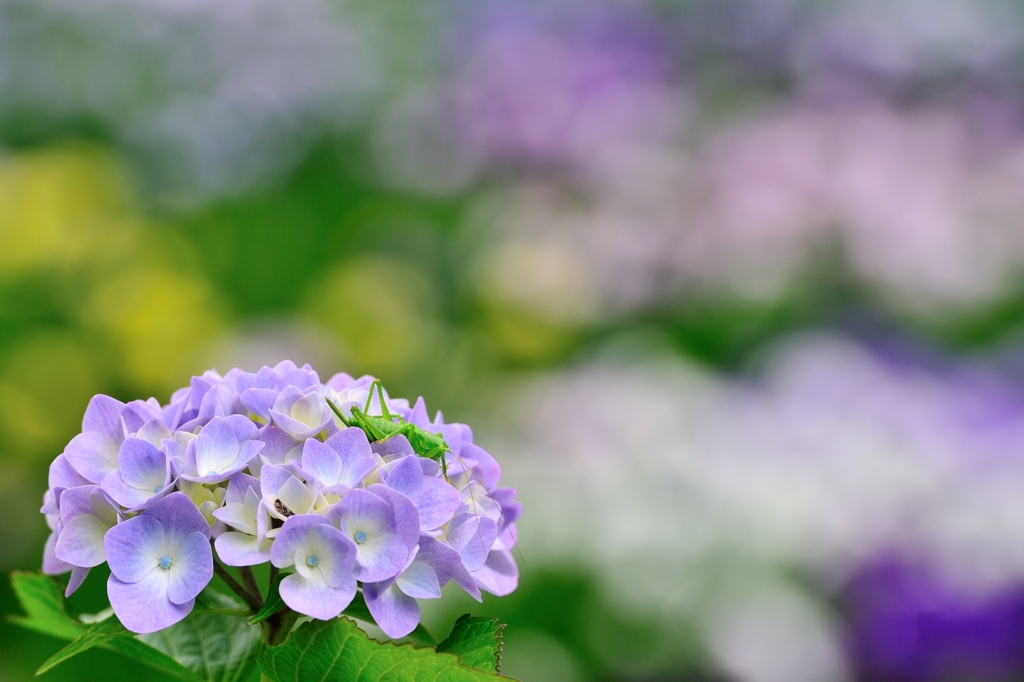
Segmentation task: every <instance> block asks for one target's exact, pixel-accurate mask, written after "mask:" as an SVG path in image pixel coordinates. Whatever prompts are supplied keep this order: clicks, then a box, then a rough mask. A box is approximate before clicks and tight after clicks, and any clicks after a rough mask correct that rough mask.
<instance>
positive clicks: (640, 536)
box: [496, 336, 1024, 681]
mask: <svg viewBox="0 0 1024 682" xmlns="http://www.w3.org/2000/svg"><path fill="white" fill-rule="evenodd" d="M517 404H520V405H528V406H530V408H529V409H528V410H526V411H525V412H524V414H523V418H522V420H521V421H520V422H519V423H518V424H517V426H516V429H515V431H514V433H515V436H514V437H513V438H510V439H509V441H508V442H507V444H506V445H505V447H504V448H496V450H498V451H502V450H504V451H505V452H508V453H509V454H510V455H511V454H513V453H514V455H515V456H506V457H505V458H504V461H505V462H506V465H505V469H506V471H507V474H508V476H509V477H510V478H511V479H512V480H514V481H521V482H526V481H529V484H528V485H527V484H525V483H521V484H520V488H521V490H522V491H523V495H522V497H523V498H524V500H523V502H524V504H525V505H527V506H529V507H530V508H531V509H534V510H535V512H534V513H533V514H530V515H528V516H526V517H524V518H523V521H522V524H523V525H522V530H523V534H522V537H523V538H524V541H523V552H524V553H525V554H526V555H527V556H529V557H530V559H531V560H533V561H537V562H561V561H565V560H570V559H571V560H576V561H584V562H586V565H588V566H590V567H591V568H592V569H593V570H594V571H595V572H596V573H597V574H598V575H599V576H601V579H602V581H603V582H604V584H605V586H606V587H607V596H608V598H609V599H610V600H612V601H613V602H614V603H616V604H617V605H618V608H621V609H622V610H623V612H625V613H635V614H643V613H658V614H661V617H662V618H664V619H666V621H668V622H679V621H680V620H686V621H693V622H697V623H698V624H700V623H703V626H702V627H703V628H704V629H705V633H706V636H707V638H708V642H709V646H710V647H711V649H712V651H713V652H716V655H717V656H719V657H720V663H721V664H722V665H723V666H724V667H725V668H726V669H728V670H731V671H732V672H734V673H735V674H737V675H739V676H740V679H745V680H753V681H757V680H772V679H787V675H791V674H792V673H790V672H787V671H791V670H792V669H793V668H792V666H790V665H789V664H788V663H786V661H787V660H790V658H787V657H785V656H783V657H780V658H778V659H776V663H777V664H778V665H779V666H782V667H779V668H774V669H771V670H769V669H764V670H763V671H762V673H761V674H757V675H755V674H753V673H752V672H744V671H752V670H754V669H755V668H757V667H758V666H757V665H756V663H758V662H759V661H760V660H761V659H760V658H759V657H758V654H757V651H760V650H761V649H762V648H763V647H764V646H767V645H766V644H765V643H766V642H768V643H771V642H775V643H783V644H784V643H785V642H803V643H804V644H805V645H806V646H807V647H811V648H812V649H813V651H814V652H815V653H813V655H812V654H811V653H806V652H804V653H801V652H802V651H804V650H803V649H800V650H799V651H798V650H797V649H794V650H793V651H794V653H793V657H795V658H793V659H792V660H797V659H799V658H800V657H802V656H804V655H806V656H808V660H814V661H817V662H818V663H820V666H821V667H820V668H814V670H819V671H826V672H828V674H827V675H826V674H825V673H824V672H820V673H816V674H820V676H819V677H818V678H817V679H843V676H844V675H845V673H844V672H843V670H844V669H843V667H842V665H839V664H835V665H833V664H834V663H835V662H836V660H838V659H837V658H836V657H837V656H838V654H837V653H836V652H837V651H840V650H841V649H840V648H839V644H838V643H837V637H838V635H839V633H837V632H836V631H834V625H832V624H831V623H832V618H831V616H829V607H828V606H827V605H826V604H825V603H824V601H823V600H822V594H826V593H828V592H829V591H830V590H832V589H836V588H838V587H839V586H840V585H842V584H843V582H844V581H845V580H846V579H847V578H848V577H849V576H850V575H851V574H852V573H853V572H855V571H856V570H857V569H858V568H859V567H861V566H863V565H864V564H865V563H866V562H868V561H870V560H871V559H872V558H873V557H877V556H879V555H882V554H884V553H885V552H887V551H898V552H900V553H902V554H903V555H905V556H907V557H910V558H911V559H913V560H915V561H923V562H927V563H928V564H929V565H932V566H934V567H935V569H936V571H937V572H939V573H940V574H941V575H943V576H944V577H945V578H946V579H948V580H950V581H951V583H952V584H955V585H957V586H958V587H960V588H961V589H962V590H963V591H964V593H967V594H976V595H985V594H991V593H993V592H994V591H998V590H1000V589H1005V588H1007V587H1010V586H1013V585H1017V584H1020V583H1021V581H1024V495H1022V494H1021V493H1022V492H1024V486H1022V484H1021V483H1020V481H1024V452H1022V451H1021V449H1020V443H1021V442H1022V441H1024V399H1021V398H1020V397H1019V396H1018V394H1017V393H1015V391H1014V390H1013V388H1012V387H1010V386H1007V385H1005V384H1003V383H1001V382H1000V381H998V380H997V379H994V378H992V377H986V376H985V375H984V373H982V372H976V373H975V374H974V375H966V374H961V375H955V374H951V373H939V372H938V371H933V370H928V369H925V368H921V367H915V366H913V365H904V364H898V363H894V362H889V361H883V360H882V359H880V358H879V356H877V355H875V354H873V353H872V352H869V351H868V350H866V349H865V348H863V347H861V346H859V345H857V344H854V343H852V342H849V341H845V340H843V339H839V338H833V337H813V336H812V337H803V338H796V339H793V340H790V341H789V342H787V343H786V344H784V345H782V346H780V347H779V348H778V349H777V350H776V351H775V352H774V353H773V354H772V355H771V360H770V361H769V362H768V363H767V366H766V369H765V371H764V375H763V378H762V379H761V380H760V381H759V382H756V383H748V382H743V381H738V380H726V379H722V378H719V377H716V376H714V375H710V374H708V373H707V372H705V371H704V370H701V369H698V368H697V367H695V366H692V365H689V364H687V363H685V362H683V361H679V360H669V359H663V360H660V361H654V360H648V361H644V362H639V361H638V362H637V363H636V364H633V365H629V364H623V363H621V362H616V361H609V362H606V363H602V362H598V363H595V364H593V365H591V366H587V367H583V368H581V369H578V370H575V371H568V372H566V373H564V374H561V375H554V376H550V377H548V378H547V379H546V380H543V381H541V382H539V383H538V384H536V385H535V386H534V387H533V389H531V390H530V391H528V392H527V394H526V395H525V396H519V399H518V401H517ZM569 406H571V407H569ZM567 409H569V410H571V413H567ZM555 520H557V521H555ZM793 569H796V570H797V571H798V572H799V573H801V574H803V575H805V576H808V577H810V578H811V584H808V585H805V586H803V587H801V586H800V585H799V584H797V583H795V582H794V581H792V580H791V579H789V578H787V577H786V576H787V575H790V574H791V571H792V570H793ZM755 588H756V589H755ZM752 589H753V590H754V591H755V593H756V594H754V596H752V597H751V599H742V598H740V599H737V595H742V594H747V593H748V592H749V591H750V590H752ZM754 597H756V599H755V598H754ZM780 600H781V601H780ZM775 602H780V603H783V604H790V605H791V606H792V609H789V607H787V608H786V609H784V611H786V613H790V612H791V613H790V615H792V618H790V617H788V616H787V617H785V618H782V617H780V616H779V614H780V613H781V612H780V611H779V610H778V609H775V608H755V607H756V606H757V604H763V603H775ZM723 604H725V605H726V606H728V608H725V606H723ZM723 609H724V610H723ZM730 613H731V614H732V615H731V616H730V615H729V614H730ZM790 626H792V627H791V628H790ZM786 628H790V629H789V630H786ZM812 631H813V632H812ZM808 633H811V634H808ZM812 634H813V636H812ZM737 638H739V639H737ZM801 646H804V645H801ZM747 647H749V648H747ZM807 651H810V649H808V650H807ZM735 656H739V658H735V659H734V657H735ZM750 657H753V658H750ZM818 663H816V664H815V665H818ZM772 670H774V671H775V672H774V673H773V672H772ZM809 670H810V669H809ZM829 671H830V672H829ZM812 677H813V676H812ZM788 679H797V678H792V677H789V678H788ZM800 679H804V678H800ZM806 679H808V680H810V679H811V678H806Z"/></svg>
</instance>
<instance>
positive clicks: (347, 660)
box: [259, 618, 510, 682]
mask: <svg viewBox="0 0 1024 682" xmlns="http://www.w3.org/2000/svg"><path fill="white" fill-rule="evenodd" d="M259 664H260V669H261V670H262V671H263V674H264V675H266V676H267V677H269V678H270V679H271V680H273V681H274V682H293V681H294V680H302V682H406V681H407V680H412V681H414V682H483V681H485V680H494V679H498V678H497V676H495V675H490V674H487V673H484V672H481V671H479V670H474V669H473V668H468V667H466V666H464V665H460V664H459V659H458V657H456V656H454V655H452V654H439V653H437V652H436V651H434V650H433V649H416V648H414V647H413V646H412V645H411V644H395V643H393V642H387V643H381V642H377V641H375V640H372V639H370V638H369V637H367V636H366V633H365V632H363V631H362V630H360V629H359V627H358V626H357V625H356V624H355V623H354V622H353V621H351V620H349V619H348V618H335V619H334V620H329V621H322V620H314V621H310V622H309V623H306V624H305V625H302V626H300V627H299V629H297V630H296V631H295V632H293V633H292V634H291V636H290V637H289V638H288V639H287V640H286V641H285V643H284V644H281V645H279V646H266V645H264V647H263V648H262V649H261V650H260V654H259ZM503 679H510V678H503Z"/></svg>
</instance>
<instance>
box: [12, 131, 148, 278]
mask: <svg viewBox="0 0 1024 682" xmlns="http://www.w3.org/2000/svg"><path fill="white" fill-rule="evenodd" d="M130 196H131V192H130V186H129V183H128V181H127V179H126V175H125V173H124V172H123V171H122V169H121V168H120V166H119V165H118V164H117V162H116V161H114V160H113V159H112V158H111V157H110V156H109V155H107V154H105V153H103V152H101V151H99V150H96V149H94V148H91V147H86V146H69V147H64V148H58V149H50V150H45V151H40V152H33V153H30V154H21V155H17V156H12V157H7V158H3V159H0V243H2V244H3V248H2V249H0V273H2V274H7V275H11V274H18V273H21V272H25V271H28V270H32V269H37V268H41V267H68V266H72V265H75V264H78V263H83V262H90V261H93V260H97V259H98V260H99V261H104V260H108V259H109V258H110V256H112V255H114V254H116V253H118V252H123V250H124V248H125V247H126V246H127V244H126V241H128V240H129V239H130V237H129V234H130V231H128V230H125V229H124V227H125V226H124V225H123V222H122V220H120V218H119V217H120V216H122V215H123V214H124V212H125V209H126V207H128V206H129V205H130V201H129V198H130Z"/></svg>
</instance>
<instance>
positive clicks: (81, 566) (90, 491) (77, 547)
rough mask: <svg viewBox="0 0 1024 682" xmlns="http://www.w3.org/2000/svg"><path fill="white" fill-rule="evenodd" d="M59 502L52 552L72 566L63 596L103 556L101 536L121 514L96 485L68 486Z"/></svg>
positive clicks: (70, 591) (104, 555) (71, 590)
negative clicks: (58, 532)
mask: <svg viewBox="0 0 1024 682" xmlns="http://www.w3.org/2000/svg"><path fill="white" fill-rule="evenodd" d="M60 502H61V509H60V521H61V531H60V534H59V535H57V538H56V543H55V545H54V554H55V555H56V557H57V558H58V559H60V560H61V561H63V562H65V563H67V564H68V565H70V566H72V567H73V568H72V571H71V580H70V582H69V583H68V587H67V591H66V592H65V596H71V594H72V593H73V592H74V591H75V590H77V589H78V587H79V586H80V585H81V584H82V581H83V580H85V577H86V576H87V575H88V574H89V569H90V568H92V567H93V566H99V565H100V564H102V563H103V562H104V561H106V560H107V555H106V552H105V551H104V549H103V538H104V537H105V536H106V534H107V531H108V530H110V529H111V528H113V527H114V526H116V525H117V523H118V522H119V521H120V520H121V518H122V515H121V513H120V512H119V511H118V509H117V507H115V506H114V504H113V503H112V502H111V500H110V499H109V498H108V497H107V496H106V495H105V494H104V493H103V491H102V490H101V489H100V487H99V486H96V485H85V486H80V487H77V488H68V489H67V490H65V491H64V494H62V495H61V499H60Z"/></svg>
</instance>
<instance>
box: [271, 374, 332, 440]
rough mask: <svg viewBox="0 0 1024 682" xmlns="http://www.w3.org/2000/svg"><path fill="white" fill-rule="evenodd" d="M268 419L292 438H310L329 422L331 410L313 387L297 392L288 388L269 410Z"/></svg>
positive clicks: (295, 389)
mask: <svg viewBox="0 0 1024 682" xmlns="http://www.w3.org/2000/svg"><path fill="white" fill-rule="evenodd" d="M270 418H271V420H272V421H273V422H274V426H276V427H278V428H279V429H281V430H282V431H284V432H285V433H287V434H288V435H289V436H291V437H292V438H296V439H300V440H301V439H304V438H311V437H313V436H315V435H317V434H318V433H320V432H321V431H323V430H324V429H325V428H327V425H328V424H329V423H330V422H331V410H330V408H328V407H327V403H325V402H324V400H323V398H322V397H321V396H320V393H319V392H318V391H317V389H316V388H315V387H312V388H308V389H305V391H302V390H299V389H298V388H295V387H294V386H288V387H287V388H285V389H284V390H283V391H281V393H280V395H278V396H277V399H276V400H275V401H274V405H273V407H271V408H270Z"/></svg>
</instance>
